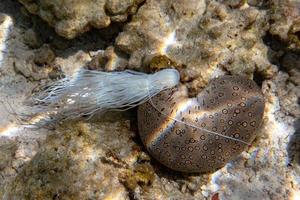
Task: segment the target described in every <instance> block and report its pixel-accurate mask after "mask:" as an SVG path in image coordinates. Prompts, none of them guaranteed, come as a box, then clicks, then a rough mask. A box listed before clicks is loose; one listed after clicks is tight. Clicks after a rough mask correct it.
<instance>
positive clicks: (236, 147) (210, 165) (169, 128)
mask: <svg viewBox="0 0 300 200" xmlns="http://www.w3.org/2000/svg"><path fill="white" fill-rule="evenodd" d="M152 103H153V104H154V105H155V107H156V108H154V107H153V106H152V105H151V103H150V102H149V101H148V102H146V103H144V104H142V105H141V106H139V109H138V125H139V133H140V136H141V139H142V142H143V143H144V145H145V146H146V148H147V150H148V151H149V152H150V154H151V155H152V156H153V157H154V158H156V159H157V160H158V161H159V162H160V163H162V164H163V165H165V166H167V167H169V168H171V169H173V170H176V171H182V172H210V171H214V170H216V169H218V168H220V167H222V166H224V165H225V164H226V163H227V162H228V161H230V160H233V159H234V158H236V157H237V156H238V155H239V154H240V153H241V152H242V151H243V150H244V149H245V148H246V147H247V144H246V143H251V142H252V141H253V140H254V138H255V137H256V132H257V131H256V130H257V129H258V128H259V126H260V124H261V122H262V117H263V112H264V105H265V103H264V99H263V95H262V93H261V91H260V88H259V87H258V86H257V85H256V83H255V82H254V81H252V80H248V79H246V78H245V77H240V76H223V77H221V78H217V79H213V80H212V81H211V82H210V83H209V84H208V86H207V87H206V88H205V89H204V90H203V91H202V92H201V93H199V94H198V95H197V97H195V98H189V97H188V93H187V89H186V88H185V87H184V86H181V87H176V88H173V89H169V90H166V91H163V92H161V93H159V94H158V95H157V96H155V97H153V98H152ZM156 109H158V110H159V111H160V112H159V111H158V110H156ZM162 113H163V114H162ZM172 118H173V119H172ZM174 119H177V120H180V121H182V122H185V123H188V124H190V125H193V126H190V125H186V124H184V123H181V122H179V121H175V120H174ZM194 126H196V127H200V128H201V129H202V130H200V129H197V128H195V127H194ZM203 129H207V130H209V131H213V132H216V133H218V134H221V135H225V136H229V137H231V138H236V139H238V140H242V141H244V142H246V143H243V142H240V141H237V140H232V139H228V138H225V137H222V136H220V135H216V134H212V133H209V132H207V131H205V130H203Z"/></svg>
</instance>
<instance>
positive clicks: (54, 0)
mask: <svg viewBox="0 0 300 200" xmlns="http://www.w3.org/2000/svg"><path fill="white" fill-rule="evenodd" d="M143 1H144V0H108V1H106V0H96V1H95V0H85V1H82V0H66V1H61V0H41V1H38V0H20V2H21V3H22V4H23V5H24V6H25V8H26V9H27V10H28V11H29V12H30V13H31V14H35V15H39V16H40V17H41V18H42V19H43V20H45V21H46V22H47V23H48V24H49V25H51V26H53V27H55V30H56V32H57V33H58V34H59V35H61V36H63V37H66V38H69V39H71V38H74V37H76V36H77V35H79V34H81V33H84V32H86V31H88V30H90V29H91V28H92V27H94V28H105V27H107V26H109V25H110V24H111V23H112V22H124V21H126V20H127V17H128V15H131V14H134V13H135V12H136V9H137V7H138V5H139V4H140V3H141V2H143Z"/></svg>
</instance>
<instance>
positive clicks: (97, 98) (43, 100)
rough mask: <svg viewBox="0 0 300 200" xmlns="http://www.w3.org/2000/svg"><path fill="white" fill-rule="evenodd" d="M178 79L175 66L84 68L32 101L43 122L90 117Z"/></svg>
mask: <svg viewBox="0 0 300 200" xmlns="http://www.w3.org/2000/svg"><path fill="white" fill-rule="evenodd" d="M179 79H180V77H179V73H178V71H177V70H175V69H164V70H161V71H159V72H156V73H154V74H145V73H141V72H136V71H131V70H126V71H122V72H99V71H94V70H87V69H81V70H79V71H78V72H77V73H75V74H74V75H73V76H71V77H66V78H63V79H61V80H59V81H57V82H55V83H53V84H52V85H50V86H49V87H48V88H47V89H46V90H44V91H42V92H40V93H39V94H37V95H36V96H34V97H33V98H32V99H31V100H30V102H31V105H32V111H33V115H39V114H41V115H43V116H44V117H43V119H42V121H43V123H45V122H46V121H49V122H56V121H61V120H66V119H76V118H81V117H83V116H88V117H91V116H93V115H94V114H96V113H103V112H105V111H108V110H126V109H129V108H132V107H135V106H137V105H139V104H141V103H143V102H145V101H147V100H149V98H151V97H152V96H154V95H156V94H158V93H159V92H161V91H162V90H165V89H167V88H172V87H174V86H176V85H177V84H178V83H179ZM35 123H40V122H35Z"/></svg>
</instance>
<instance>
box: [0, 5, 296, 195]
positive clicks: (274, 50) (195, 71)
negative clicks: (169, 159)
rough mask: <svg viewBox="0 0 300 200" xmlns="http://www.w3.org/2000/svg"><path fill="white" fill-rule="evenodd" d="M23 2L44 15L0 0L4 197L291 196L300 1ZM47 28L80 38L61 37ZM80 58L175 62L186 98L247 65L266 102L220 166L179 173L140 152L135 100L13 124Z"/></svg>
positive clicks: (126, 63) (154, 64)
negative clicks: (123, 106)
mask: <svg viewBox="0 0 300 200" xmlns="http://www.w3.org/2000/svg"><path fill="white" fill-rule="evenodd" d="M20 2H22V4H23V5H24V7H25V8H26V10H27V11H29V13H34V14H35V15H38V16H40V17H41V18H42V19H43V20H39V19H38V17H32V16H33V15H31V14H29V13H28V12H27V11H25V9H24V8H22V7H21V6H20V5H19V4H17V3H16V1H10V0H2V1H0V12H1V13H6V14H1V15H0V50H1V51H0V113H1V114H2V116H3V117H1V119H0V132H1V134H0V198H1V199H74V198H80V199H212V198H213V199H216V198H217V197H218V198H219V199H297V197H299V196H300V183H299V180H300V167H299V165H300V162H299V160H300V159H299V158H300V154H299V152H300V140H299V120H298V121H297V119H298V118H299V117H300V107H299V104H298V103H299V96H300V88H299V87H300V86H299V84H300V82H299V80H300V79H299V77H300V72H299V62H300V58H299V57H300V56H299V1H298V0H271V1H258V0H247V1H245V0H229V1H228V0H218V1H213V0H187V1H180V0H162V1H159V0H147V1H144V2H142V1H100V0H98V1H97V0H96V1H79V0H77V1H75V0H73V1H71V0H68V1H58V0H57V1H46V0H40V1H37V0H31V1H28V0H27V1H25V0H23V1H20ZM22 13H23V14H24V15H23V14H22ZM129 15H131V17H128V16H129ZM45 21H46V22H47V23H45ZM112 22H122V23H120V24H119V25H120V26H119V25H118V24H115V23H112ZM47 24H50V26H52V27H55V31H53V30H52V28H50V27H49V26H48V25H47ZM107 26H108V28H105V29H100V30H95V29H91V27H97V28H103V27H107ZM123 26H124V28H123ZM88 30H91V31H89V32H88V33H86V34H83V35H82V36H79V35H80V34H81V33H83V32H86V31H88ZM56 33H58V34H59V35H62V36H64V37H66V38H74V37H76V36H77V37H76V39H72V40H65V39H64V38H62V37H58V36H57V34H56ZM83 66H86V67H88V68H92V69H97V70H108V71H109V70H123V69H124V68H125V67H126V68H134V69H137V70H144V71H155V70H158V69H161V68H165V67H169V66H174V67H176V68H177V69H178V70H179V71H180V73H181V82H182V83H183V84H185V85H186V86H187V87H188V89H189V90H188V92H189V95H190V96H195V95H196V94H197V93H198V92H199V91H201V90H202V88H204V87H205V86H206V85H207V83H208V82H209V80H210V79H212V78H213V77H215V76H217V75H223V74H240V75H246V76H247V77H248V78H253V79H254V80H255V81H256V83H258V85H259V86H261V88H262V92H263V95H264V98H265V101H266V108H265V112H264V118H263V119H264V120H263V126H262V129H261V130H260V132H259V133H258V137H257V138H256V140H255V141H254V143H253V144H252V146H251V147H249V148H248V149H247V150H246V151H244V152H243V153H242V154H241V155H240V156H239V157H238V158H237V159H235V160H234V161H232V162H230V163H228V164H227V165H225V167H223V168H221V169H220V170H218V171H216V172H214V173H211V174H181V173H176V172H174V171H172V170H170V169H168V168H165V167H163V166H162V165H161V164H159V163H158V162H157V161H155V160H154V159H153V158H152V157H150V156H149V155H148V152H147V151H146V149H145V148H144V147H143V144H142V142H141V140H140V138H139V135H138V130H137V121H136V116H135V115H136V110H131V111H128V112H126V113H124V115H121V114H120V113H113V114H112V113H110V114H106V115H104V116H101V117H98V118H96V119H94V121H92V122H85V123H82V122H69V123H68V124H63V125H62V126H61V127H58V128H57V129H56V130H43V129H38V130H34V131H33V130H23V129H20V128H18V126H17V124H15V125H14V124H13V123H17V122H18V120H17V116H16V115H14V112H13V111H16V112H18V113H20V112H21V111H22V109H23V106H22V102H23V100H24V99H25V98H26V96H28V95H31V94H32V93H34V92H36V91H38V90H39V89H41V88H42V87H43V86H44V85H46V84H47V82H51V81H52V80H53V79H59V78H60V77H61V75H62V74H72V73H73V71H74V70H76V69H77V68H79V67H83Z"/></svg>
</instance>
